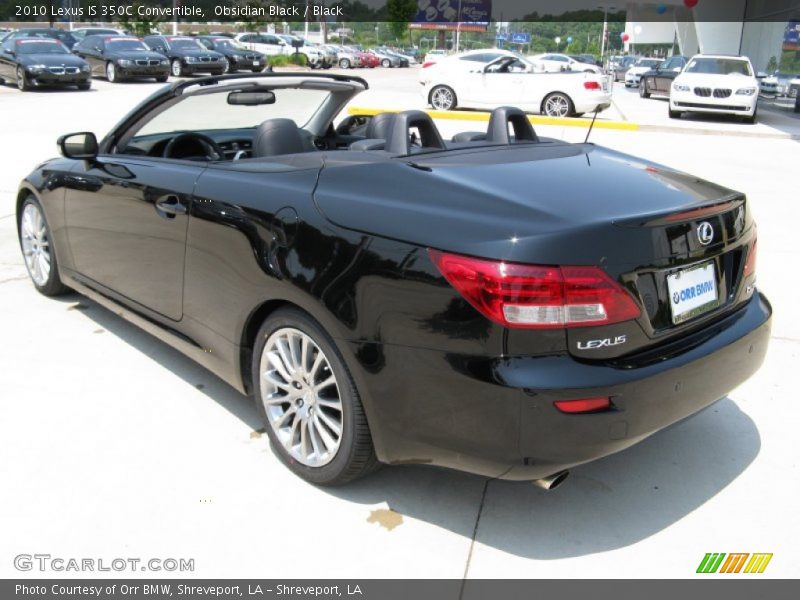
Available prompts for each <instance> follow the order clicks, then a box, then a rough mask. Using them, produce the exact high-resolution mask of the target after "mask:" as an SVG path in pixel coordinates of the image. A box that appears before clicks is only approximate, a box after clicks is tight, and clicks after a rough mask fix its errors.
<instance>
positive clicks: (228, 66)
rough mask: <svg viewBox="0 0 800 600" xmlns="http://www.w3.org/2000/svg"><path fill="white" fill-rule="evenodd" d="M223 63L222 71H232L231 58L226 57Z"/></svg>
mask: <svg viewBox="0 0 800 600" xmlns="http://www.w3.org/2000/svg"><path fill="white" fill-rule="evenodd" d="M223 64H224V65H225V66H224V67H222V72H223V73H233V72H234V69H233V65H232V64H231V59H230V58H226V59H225V62H224V63H223Z"/></svg>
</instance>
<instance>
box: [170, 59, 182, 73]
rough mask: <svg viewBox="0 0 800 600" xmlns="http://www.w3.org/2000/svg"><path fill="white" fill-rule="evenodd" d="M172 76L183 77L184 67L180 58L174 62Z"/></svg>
mask: <svg viewBox="0 0 800 600" xmlns="http://www.w3.org/2000/svg"><path fill="white" fill-rule="evenodd" d="M172 74H173V75H174V76H175V77H183V65H182V64H181V60H180V59H179V58H176V59H175V60H173V61H172Z"/></svg>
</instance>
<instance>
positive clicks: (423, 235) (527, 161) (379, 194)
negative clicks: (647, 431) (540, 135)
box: [315, 141, 754, 360]
mask: <svg viewBox="0 0 800 600" xmlns="http://www.w3.org/2000/svg"><path fill="white" fill-rule="evenodd" d="M409 163H413V166H411V165H410V164H409ZM344 164H345V163H341V165H342V166H343V165H344ZM392 182H394V183H392ZM315 199H316V201H317V204H318V206H319V208H320V210H321V211H322V212H323V213H324V214H325V215H326V216H327V218H328V219H330V220H331V221H332V222H333V223H335V224H337V225H339V226H342V227H346V228H349V229H355V230H359V231H363V232H366V233H370V234H374V235H378V236H382V237H388V238H393V239H397V240H401V241H405V242H409V243H412V244H415V245H419V246H423V247H429V248H434V249H439V250H444V251H447V252H454V253H459V254H464V255H469V256H475V257H481V258H487V259H495V260H502V261H509V262H519V263H523V264H533V265H561V266H568V265H574V266H599V267H601V268H603V269H604V270H605V271H606V272H607V273H608V274H609V275H610V276H611V277H612V278H613V279H615V280H616V281H617V282H619V283H620V284H621V285H623V286H624V287H625V288H626V289H627V290H628V291H629V292H630V293H631V295H632V296H633V297H634V299H635V300H636V302H637V303H638V304H639V305H640V308H641V313H642V314H641V316H640V318H639V319H637V320H636V321H629V322H626V323H619V324H615V325H610V326H593V327H585V328H570V329H568V330H567V339H568V347H569V350H570V352H571V353H573V354H574V355H576V356H579V357H581V358H584V359H587V360H592V359H603V360H607V359H609V358H614V357H619V356H622V355H627V354H631V353H636V352H641V351H642V350H645V349H647V348H650V347H653V346H655V345H658V344H662V343H664V342H665V341H667V340H669V339H672V338H674V337H675V336H678V335H683V334H684V333H686V332H689V331H691V330H693V329H695V328H697V327H698V326H699V325H700V324H702V323H706V322H707V321H708V320H709V319H713V318H716V317H717V315H719V314H720V313H721V312H725V311H726V310H728V309H731V308H733V307H734V306H735V305H737V304H738V303H739V302H741V301H743V300H744V299H745V298H744V297H743V295H742V294H743V290H744V287H743V285H742V283H743V279H744V278H743V274H742V270H743V267H744V262H745V260H746V256H747V253H748V247H749V244H750V242H751V241H752V239H753V237H754V233H753V227H752V223H751V221H750V218H749V214H748V211H747V207H746V201H745V198H744V196H743V195H742V194H739V193H737V192H734V191H732V190H729V189H727V188H724V187H721V186H718V185H716V184H713V183H710V182H707V181H704V180H702V179H699V178H697V177H693V176H691V175H687V174H685V173H681V172H678V171H674V170H672V169H668V168H666V167H663V166H660V165H656V164H653V163H649V162H646V161H643V160H641V159H638V158H635V157H632V156H628V155H625V154H622V153H618V152H615V151H612V150H608V149H604V148H600V147H597V146H594V145H592V144H565V143H561V142H556V141H545V142H543V143H540V144H535V145H530V146H516V147H515V146H511V147H508V146H506V147H499V148H487V147H483V148H479V149H470V150H467V151H449V152H442V153H435V154H420V155H416V156H412V157H407V158H404V159H392V160H388V161H387V160H383V161H371V162H370V163H369V164H360V165H356V166H353V165H352V163H351V164H350V167H349V168H337V166H336V165H328V167H327V168H326V169H324V170H323V171H322V173H321V174H320V181H319V185H318V188H317V190H316V193H315ZM703 223H707V225H708V226H709V227H710V228H711V238H710V239H708V240H707V243H701V241H700V239H699V238H698V237H697V231H698V228H699V227H700V226H701V225H702V224H703ZM705 227H706V226H704V228H705ZM704 241H706V240H705V239H704ZM707 263H712V264H713V278H714V280H715V291H716V293H717V296H718V299H719V302H718V305H716V306H714V307H713V308H712V309H711V310H708V311H703V312H702V313H701V314H697V315H693V316H691V317H690V318H686V319H685V320H683V321H681V322H675V320H674V319H673V312H672V311H673V309H672V307H671V306H670V287H671V285H672V287H673V288H674V287H675V285H676V284H675V283H674V281H675V280H676V279H679V278H673V283H672V284H670V283H669V282H668V277H670V276H672V275H676V274H677V273H678V272H679V271H681V270H684V269H689V268H691V267H694V266H698V265H700V266H703V265H706V264H707ZM707 273H708V274H709V279H710V276H711V273H710V271H707ZM684 277H685V279H684V281H687V282H689V283H691V282H692V280H693V278H695V279H696V278H697V273H695V274H688V275H685V276H684ZM673 292H674V290H673ZM535 335H536V331H534V330H515V331H514V332H513V334H512V336H513V337H514V338H516V339H517V340H518V341H521V340H519V338H520V336H535ZM621 338H624V340H621ZM518 346H519V347H524V346H525V344H524V343H523V344H518Z"/></svg>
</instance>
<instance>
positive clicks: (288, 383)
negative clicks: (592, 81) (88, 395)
mask: <svg viewBox="0 0 800 600" xmlns="http://www.w3.org/2000/svg"><path fill="white" fill-rule="evenodd" d="M366 87H367V83H366V82H365V81H364V80H362V79H360V78H358V77H349V76H343V75H311V74H293V75H287V74H259V75H228V76H221V77H210V78H205V79H195V80H192V81H189V82H184V83H179V84H175V85H172V86H165V87H164V88H162V89H160V90H159V91H157V92H156V93H155V94H153V95H152V96H151V97H150V98H148V99H147V100H145V101H144V102H143V103H142V104H141V105H139V106H138V107H137V108H135V109H134V110H133V111H132V112H131V113H130V114H128V115H127V116H125V117H124V118H123V119H122V121H121V122H120V123H119V124H118V125H117V126H116V127H114V128H113V129H112V130H111V132H110V133H109V134H108V135H107V136H106V137H105V138H104V139H103V140H102V141H100V142H98V141H97V140H96V138H95V136H94V135H93V134H91V133H77V134H71V135H67V136H64V137H62V138H61V139H60V140H59V146H60V149H61V153H62V154H63V158H56V159H52V160H49V161H47V162H45V163H43V164H42V165H40V166H39V167H37V168H36V169H35V170H34V171H33V172H32V173H31V174H30V175H29V176H28V177H26V178H25V180H24V181H23V182H22V184H21V187H20V189H19V194H18V197H17V217H18V226H19V237H20V243H21V247H22V252H23V254H24V257H25V263H26V265H27V268H28V272H29V274H30V277H31V279H32V281H33V284H34V285H35V286H36V288H37V289H38V290H39V291H40V292H42V293H43V294H46V295H56V294H60V293H63V292H65V291H67V290H68V289H70V288H71V289H73V290H77V291H78V292H80V293H81V294H84V295H86V296H88V297H90V298H92V299H94V300H95V301H96V302H98V303H100V304H101V305H103V306H106V307H109V308H111V309H112V310H114V312H116V313H119V314H121V315H122V316H124V318H126V319H128V320H130V321H132V322H133V323H135V324H137V325H138V326H140V327H142V328H143V329H145V330H147V331H148V332H150V333H151V334H153V335H155V336H157V337H158V338H160V339H162V340H164V341H165V342H167V343H169V344H171V345H173V346H174V347H176V348H178V349H179V350H181V351H182V352H184V353H186V354H187V355H188V356H190V357H192V358H194V359H195V360H197V361H198V362H199V363H201V364H202V365H204V366H205V367H206V368H208V369H209V370H211V371H213V372H214V373H216V374H217V375H219V376H220V377H222V378H223V379H225V380H226V381H227V382H229V383H230V384H231V385H232V386H234V387H235V388H236V389H238V390H240V391H241V392H242V393H245V394H252V395H253V396H254V397H255V404H256V406H257V410H258V411H259V412H260V414H261V416H262V417H263V419H264V421H265V424H266V430H267V432H268V434H269V437H270V440H271V442H272V445H273V447H274V449H275V452H276V454H277V455H278V456H279V457H280V458H281V459H282V460H283V461H284V462H285V463H286V464H287V465H288V467H289V468H290V469H292V470H293V471H294V472H296V473H297V474H298V475H300V476H301V477H304V478H305V479H307V480H308V481H311V482H314V483H317V484H327V485H333V484H342V483H345V482H348V481H351V480H353V479H355V478H357V477H359V476H362V475H365V474H366V473H368V472H370V471H371V470H372V469H374V468H375V467H376V466H377V465H379V464H381V463H386V464H399V463H405V464H407V463H427V464H434V465H442V466H446V467H451V468H456V469H462V470H465V471H470V472H474V473H479V474H482V475H486V476H492V477H501V478H507V479H515V480H533V481H537V482H538V483H539V485H542V486H543V487H548V488H549V487H553V486H555V485H557V484H558V483H560V482H561V481H562V480H563V479H564V477H565V476H566V473H567V471H568V469H570V468H571V467H574V466H576V465H579V464H581V463H585V462H587V461H591V460H593V459H597V458H599V457H602V456H606V455H608V454H611V453H614V452H617V451H619V450H622V449H624V448H627V447H628V446H631V445H633V444H635V443H636V442H638V441H640V440H642V439H644V438H646V437H647V436H649V435H651V434H653V433H655V432H657V431H658V430H660V429H662V428H664V427H666V426H668V425H670V424H672V423H675V422H676V421H679V420H680V419H683V418H684V417H688V416H689V415H692V414H694V413H696V412H698V411H700V410H702V409H703V408H705V407H707V406H709V405H710V404H711V403H713V402H715V401H716V400H718V399H720V398H722V397H724V396H725V395H726V394H727V393H728V392H729V391H730V390H732V389H733V388H735V387H736V386H737V385H739V384H740V383H741V382H743V381H744V380H745V379H747V378H748V377H749V376H750V375H752V374H753V373H754V372H755V371H756V370H757V369H758V368H759V366H760V364H761V363H762V361H763V358H764V355H765V352H766V350H767V342H768V339H769V329H770V317H771V308H770V304H769V302H768V301H767V299H766V298H765V297H764V296H763V295H762V294H761V293H760V292H759V291H758V290H757V289H756V287H755V261H756V226H755V224H754V223H753V220H752V218H751V215H750V210H749V208H748V204H747V200H746V199H745V197H744V195H742V194H740V193H738V192H734V191H731V190H729V189H726V188H724V187H721V186H719V185H715V184H713V183H709V182H707V181H703V180H701V179H698V178H696V177H692V176H690V175H687V174H685V173H680V172H677V171H674V170H672V169H669V168H665V167H663V166H660V165H655V164H651V163H648V162H646V161H644V160H641V159H638V158H635V157H633V156H628V155H625V154H621V153H619V152H615V151H612V150H609V149H605V148H602V147H599V146H596V145H594V144H591V143H582V144H569V143H565V142H562V141H558V140H555V139H548V138H544V137H539V136H538V135H537V134H536V133H535V131H534V130H533V128H532V127H531V125H530V123H529V121H528V119H527V118H526V116H525V115H524V114H523V113H522V112H521V111H519V110H517V109H514V108H509V107H502V108H498V109H496V110H495V111H494V112H493V113H492V115H491V120H490V122H489V125H488V129H487V131H486V132H463V133H460V134H458V135H456V136H455V138H454V139H453V140H452V141H445V140H443V139H442V137H441V135H440V134H439V132H438V130H437V128H436V126H435V124H434V123H433V122H432V121H431V119H430V117H429V116H428V115H427V114H425V113H423V112H419V111H406V112H400V113H383V114H379V115H377V116H374V117H368V116H363V115H350V116H347V117H345V118H341V117H338V115H339V114H340V113H341V112H342V111H343V109H344V107H345V105H346V104H347V103H348V102H349V101H350V100H352V99H353V98H354V96H356V95H357V94H358V93H359V92H361V91H363V90H364V89H365V88H366ZM334 124H335V126H334Z"/></svg>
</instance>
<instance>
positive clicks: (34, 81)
mask: <svg viewBox="0 0 800 600" xmlns="http://www.w3.org/2000/svg"><path fill="white" fill-rule="evenodd" d="M40 45H44V46H45V47H48V46H52V47H54V48H55V49H56V50H59V51H58V52H51V51H47V52H28V49H30V48H32V47H34V46H35V47H38V46H40ZM35 67H39V68H36V70H35V72H34V70H33V69H34V68H35ZM20 76H22V78H23V79H24V81H25V87H26V88H30V87H40V86H42V87H44V86H72V85H77V86H80V87H82V88H85V87H87V86H89V85H91V73H90V72H89V71H88V64H87V63H86V61H84V60H83V59H82V58H80V57H79V56H75V55H74V54H71V53H70V52H69V51H68V50H67V49H66V47H65V46H63V45H62V44H61V43H60V42H58V41H56V40H53V39H51V38H44V39H43V38H36V37H9V38H7V39H6V40H5V41H4V42H3V44H2V46H0V78H2V79H3V80H5V81H8V82H15V83H17V84H18V83H19V79H20Z"/></svg>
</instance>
